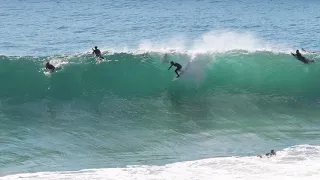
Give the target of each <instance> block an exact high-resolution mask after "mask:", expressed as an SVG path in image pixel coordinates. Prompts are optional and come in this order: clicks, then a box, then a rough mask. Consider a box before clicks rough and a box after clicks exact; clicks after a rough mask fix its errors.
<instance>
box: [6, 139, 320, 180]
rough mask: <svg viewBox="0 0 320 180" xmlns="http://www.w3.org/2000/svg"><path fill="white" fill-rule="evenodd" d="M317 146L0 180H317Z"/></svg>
mask: <svg viewBox="0 0 320 180" xmlns="http://www.w3.org/2000/svg"><path fill="white" fill-rule="evenodd" d="M319 161H320V146H311V145H299V146H294V147H290V148H286V149H284V150H282V151H278V152H277V156H274V157H271V158H259V157H256V156H250V157H220V158H211V159H204V160H197V161H187V162H179V163H173V164H168V165H165V166H128V167H127V168H108V169H88V170H81V171H65V172H38V173H28V174H17V175H8V176H4V177H0V180H16V179H24V180H31V179H32V180H37V179H47V180H52V179H56V180H62V179H64V180H65V179H72V180H80V179H81V180H83V179H90V180H101V179H121V180H122V179H137V180H138V179H139V180H144V179H177V180H178V179H181V180H187V179H225V180H228V179H246V180H250V179H252V180H257V179H270V180H274V179H281V180H286V179H290V180H292V179H297V180H298V179H299V180H300V179H308V180H309V179H311V180H312V179H315V180H316V179H319V178H320V163H319Z"/></svg>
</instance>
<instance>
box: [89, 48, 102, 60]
mask: <svg viewBox="0 0 320 180" xmlns="http://www.w3.org/2000/svg"><path fill="white" fill-rule="evenodd" d="M92 54H95V55H96V57H97V59H98V60H101V59H104V58H103V57H102V55H101V51H100V50H99V49H98V47H97V46H95V47H94V49H92Z"/></svg>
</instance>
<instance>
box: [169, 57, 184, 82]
mask: <svg viewBox="0 0 320 180" xmlns="http://www.w3.org/2000/svg"><path fill="white" fill-rule="evenodd" d="M172 66H175V67H177V69H176V70H175V71H174V72H176V74H177V75H178V76H177V78H178V77H180V75H179V73H178V71H180V70H181V68H182V66H181V65H180V64H179V63H175V62H173V61H171V66H170V67H169V69H170V68H171V67H172ZM169 69H168V70H169Z"/></svg>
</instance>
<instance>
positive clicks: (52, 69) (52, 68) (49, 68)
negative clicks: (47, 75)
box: [46, 61, 56, 72]
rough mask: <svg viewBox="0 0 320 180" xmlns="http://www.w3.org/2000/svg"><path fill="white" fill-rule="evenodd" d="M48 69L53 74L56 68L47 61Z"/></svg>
mask: <svg viewBox="0 0 320 180" xmlns="http://www.w3.org/2000/svg"><path fill="white" fill-rule="evenodd" d="M46 69H48V70H50V71H51V72H53V71H54V70H55V69H56V68H55V67H54V66H53V65H52V64H50V63H49V61H47V63H46Z"/></svg>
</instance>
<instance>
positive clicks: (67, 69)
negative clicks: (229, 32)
mask: <svg viewBox="0 0 320 180" xmlns="http://www.w3.org/2000/svg"><path fill="white" fill-rule="evenodd" d="M0 58H1V62H0V66H1V69H0V73H1V77H0V78H1V79H0V80H1V82H2V83H3V86H2V88H1V91H0V96H1V98H2V99H3V98H4V97H11V99H10V101H15V102H27V101H34V100H38V99H43V98H55V99H60V100H70V99H72V98H79V99H87V98H88V97H89V98H92V97H98V98H101V97H107V96H108V95H110V94H115V95H119V96H126V97H131V98H132V97H147V96H154V95H157V94H159V93H163V92H168V90H169V89H170V90H171V92H172V91H175V92H177V93H179V96H184V95H186V96H189V95H191V96H194V95H195V94H196V95H206V94H208V93H209V94H210V93H231V94H238V93H248V94H257V95H267V96H282V97H290V98H299V97H306V98H318V96H319V95H318V94H319V93H318V92H319V89H320V85H318V83H317V82H318V80H317V78H315V77H318V76H319V74H320V71H319V68H320V67H319V66H318V65H316V64H314V65H311V64H310V65H304V64H302V63H300V62H299V61H297V60H295V59H294V58H293V57H292V56H291V55H288V54H281V53H277V54H275V53H272V52H256V53H248V52H241V51H234V52H229V53H222V54H216V55H214V54H210V53H204V54H197V55H192V56H191V55H188V54H180V53H179V54H171V55H169V58H168V61H169V59H170V60H173V61H176V62H179V63H181V64H182V65H183V66H184V68H185V67H186V66H187V70H186V71H185V72H186V73H185V74H184V75H183V77H182V78H180V79H179V81H176V82H171V80H172V79H173V77H174V72H173V71H174V68H172V70H171V71H170V72H169V71H167V69H168V67H169V64H168V63H165V62H166V61H165V59H164V58H163V54H158V53H148V54H138V55H134V54H128V53H115V54H112V55H107V56H106V59H107V62H103V63H101V64H99V65H97V64H95V63H94V62H93V61H94V59H93V58H92V57H91V56H87V55H80V56H75V57H62V56H61V57H50V59H52V60H51V62H53V64H54V65H58V66H62V70H60V71H58V72H56V73H54V74H52V75H51V76H50V77H48V76H45V75H44V71H45V70H44V68H43V60H44V58H45V57H6V56H2V57H0ZM21 87H23V88H21Z"/></svg>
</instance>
